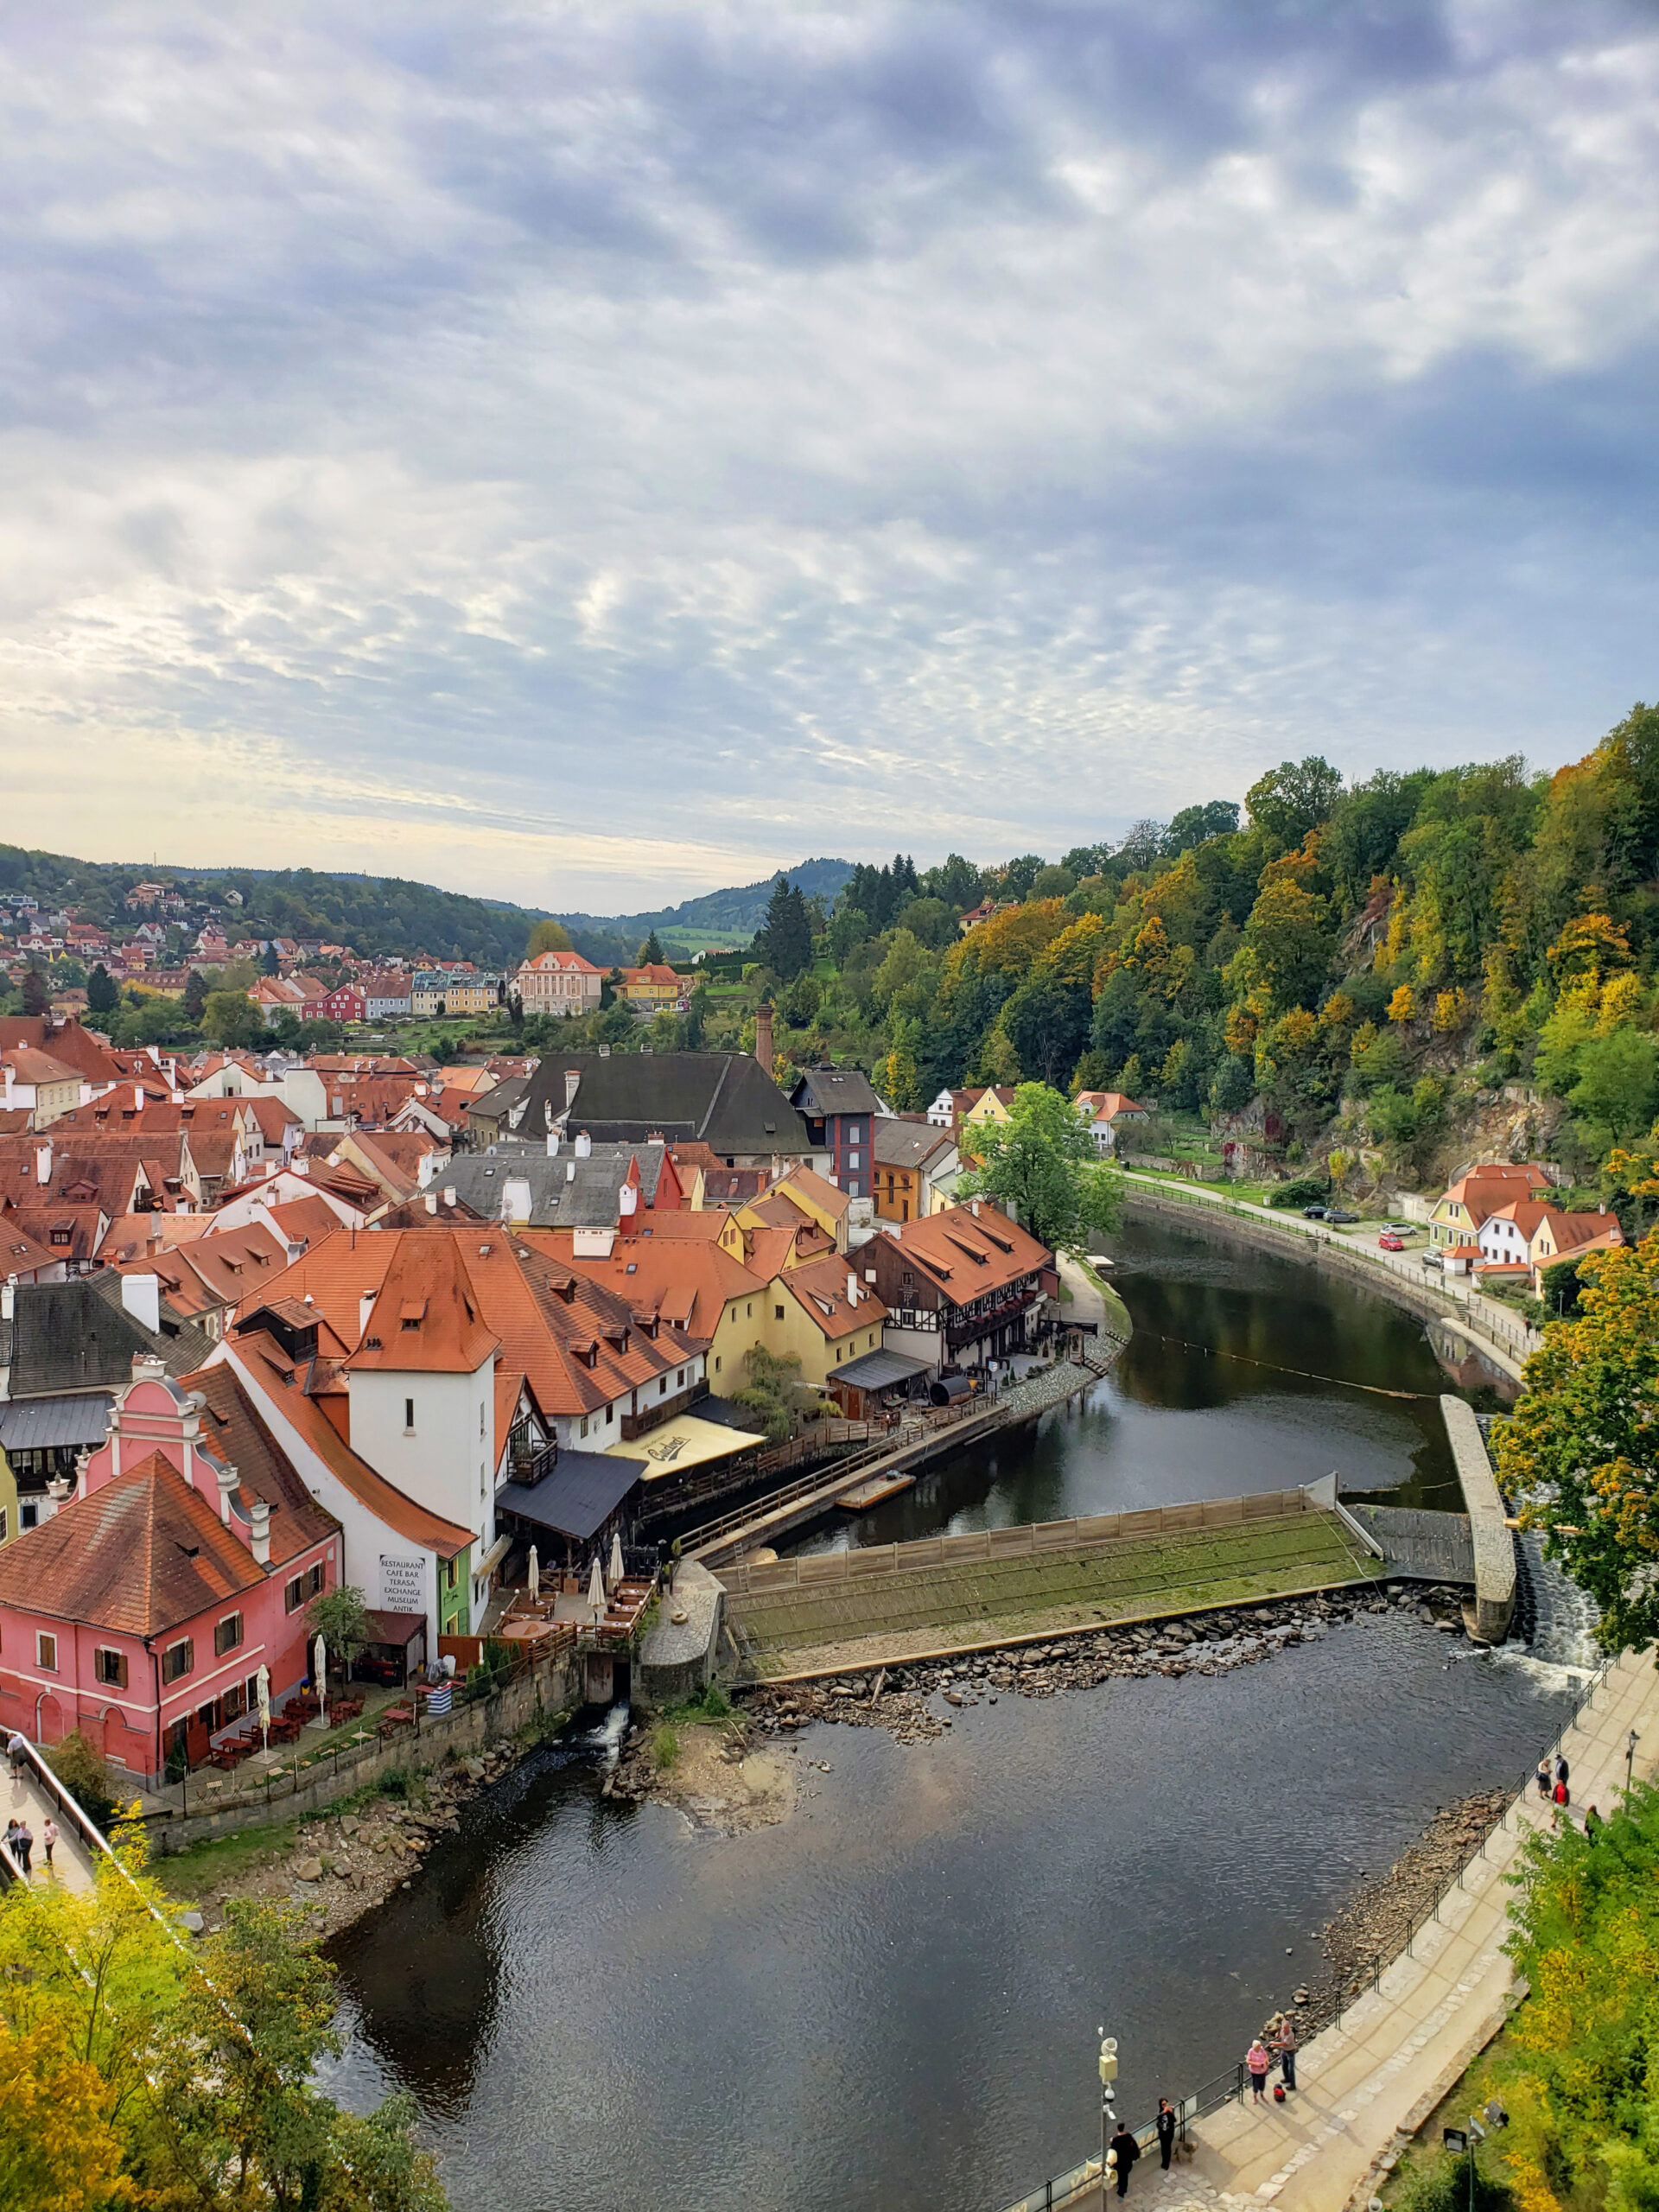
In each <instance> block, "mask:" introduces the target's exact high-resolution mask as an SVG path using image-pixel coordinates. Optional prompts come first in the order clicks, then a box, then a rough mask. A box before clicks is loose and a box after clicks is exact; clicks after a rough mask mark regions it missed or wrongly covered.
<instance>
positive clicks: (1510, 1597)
mask: <svg viewBox="0 0 1659 2212" xmlns="http://www.w3.org/2000/svg"><path fill="white" fill-rule="evenodd" d="M1440 1411H1441V1413H1442V1414H1443V1415H1444V1416H1445V1419H1446V1437H1447V1440H1448V1441H1449V1442H1450V1444H1451V1446H1452V1458H1453V1459H1455V1460H1456V1461H1457V1465H1458V1480H1459V1483H1460V1484H1462V1485H1463V1503H1464V1506H1465V1510H1466V1511H1467V1512H1468V1515H1469V1531H1470V1535H1471V1537H1472V1539H1473V1541H1474V1554H1475V1609H1474V1624H1473V1626H1474V1633H1475V1635H1476V1636H1477V1637H1478V1638H1479V1639H1480V1641H1481V1642H1482V1643H1503V1639H1504V1637H1506V1636H1507V1635H1508V1634H1509V1632H1510V1619H1511V1618H1512V1617H1513V1615H1514V1612H1515V1539H1514V1537H1513V1535H1511V1534H1510V1528H1509V1524H1508V1522H1506V1520H1505V1518H1504V1515H1503V1499H1502V1497H1499V1495H1498V1489H1497V1481H1496V1479H1495V1478H1494V1477H1493V1474H1492V1463H1491V1460H1490V1459H1488V1458H1487V1456H1486V1440H1485V1438H1484V1436H1483V1435H1482V1434H1481V1433H1480V1423H1479V1422H1478V1421H1477V1420H1476V1419H1475V1416H1474V1413H1473V1410H1472V1409H1471V1408H1470V1407H1469V1406H1466V1405H1465V1403H1464V1402H1463V1400H1462V1399H1461V1398H1453V1397H1449V1396H1448V1397H1443V1398H1442V1399H1441V1400H1440Z"/></svg>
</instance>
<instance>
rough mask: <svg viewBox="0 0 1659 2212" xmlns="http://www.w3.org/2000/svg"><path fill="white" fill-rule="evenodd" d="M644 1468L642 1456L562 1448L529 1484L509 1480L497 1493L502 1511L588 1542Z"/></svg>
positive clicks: (497, 1507)
mask: <svg viewBox="0 0 1659 2212" xmlns="http://www.w3.org/2000/svg"><path fill="white" fill-rule="evenodd" d="M644 1474H645V1460H643V1459H626V1458H624V1457H623V1456H621V1455H620V1453H613V1452H563V1451H562V1452H560V1453H559V1456H558V1459H557V1460H556V1462H555V1464H554V1466H553V1470H552V1472H551V1473H550V1474H548V1475H545V1476H543V1478H542V1480H541V1481H540V1482H538V1483H537V1484H533V1485H531V1486H530V1487H528V1488H527V1487H526V1486H525V1485H524V1484H523V1483H507V1484H505V1485H504V1486H503V1487H502V1488H501V1489H500V1490H499V1491H497V1493H496V1510H497V1512H498V1513H511V1514H513V1515H514V1516H517V1518H518V1520H520V1521H533V1522H536V1523H537V1526H538V1527H540V1528H543V1529H551V1530H552V1531H553V1533H554V1534H555V1535H560V1536H574V1537H575V1539H576V1541H578V1542H579V1543H586V1541H588V1537H590V1536H592V1535H595V1534H596V1533H597V1532H598V1530H600V1529H602V1528H603V1527H604V1526H605V1523H606V1522H607V1521H608V1520H609V1519H610V1517H611V1516H612V1514H613V1513H614V1512H615V1510H616V1509H617V1507H618V1506H619V1505H620V1504H621V1503H622V1501H623V1499H624V1498H625V1497H626V1496H627V1494H628V1492H629V1491H631V1490H632V1488H633V1486H634V1484H636V1483H637V1482H639V1480H640V1479H641V1478H643V1476H644Z"/></svg>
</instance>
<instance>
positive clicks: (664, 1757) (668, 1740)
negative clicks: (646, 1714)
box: [651, 1722, 680, 1774]
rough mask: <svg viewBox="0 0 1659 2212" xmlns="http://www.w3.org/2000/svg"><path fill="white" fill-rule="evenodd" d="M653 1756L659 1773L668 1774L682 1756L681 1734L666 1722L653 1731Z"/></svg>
mask: <svg viewBox="0 0 1659 2212" xmlns="http://www.w3.org/2000/svg"><path fill="white" fill-rule="evenodd" d="M651 1756H652V1762H653V1763H654V1764H655V1766H656V1769H657V1771H658V1774H666V1773H667V1772H668V1770H669V1769H670V1767H671V1766H672V1765H673V1764H674V1763H675V1761H676V1760H677V1758H679V1756H680V1739H679V1736H678V1734H677V1732H676V1731H675V1730H674V1729H672V1728H671V1727H670V1726H668V1725H667V1723H666V1722H664V1724H663V1725H662V1726H660V1727H658V1728H653V1729H652V1735H651Z"/></svg>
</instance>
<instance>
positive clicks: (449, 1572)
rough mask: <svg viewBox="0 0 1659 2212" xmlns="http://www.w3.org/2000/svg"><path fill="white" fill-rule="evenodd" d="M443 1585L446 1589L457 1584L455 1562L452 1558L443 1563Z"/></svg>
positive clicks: (452, 1587) (451, 1588)
mask: <svg viewBox="0 0 1659 2212" xmlns="http://www.w3.org/2000/svg"><path fill="white" fill-rule="evenodd" d="M443 1586H444V1588H445V1589H446V1590H453V1589H454V1586H455V1562H454V1560H452V1559H447V1560H445V1561H444V1563H443Z"/></svg>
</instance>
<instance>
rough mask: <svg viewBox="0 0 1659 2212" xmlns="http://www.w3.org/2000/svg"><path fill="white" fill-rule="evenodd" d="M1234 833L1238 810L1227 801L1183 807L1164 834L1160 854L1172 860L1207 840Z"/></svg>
mask: <svg viewBox="0 0 1659 2212" xmlns="http://www.w3.org/2000/svg"><path fill="white" fill-rule="evenodd" d="M1237 829H1238V806H1237V803H1236V801H1235V800H1233V799H1230V798H1212V799H1210V800H1208V801H1207V802H1206V803H1205V804H1204V805H1202V806H1184V807H1183V808H1182V809H1181V810H1180V812H1179V814H1178V815H1176V816H1175V817H1174V819H1173V821H1172V822H1171V823H1170V825H1169V828H1168V829H1167V830H1166V832H1165V834H1164V853H1165V856H1166V858H1167V859H1170V860H1173V859H1175V857H1176V856H1177V855H1179V854H1181V853H1185V852H1187V851H1189V850H1190V849H1191V848H1192V846H1194V845H1202V844H1206V843H1207V842H1209V840H1210V839H1211V837H1230V836H1234V835H1235V834H1236V831H1237Z"/></svg>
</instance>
